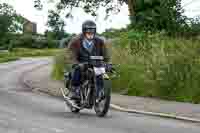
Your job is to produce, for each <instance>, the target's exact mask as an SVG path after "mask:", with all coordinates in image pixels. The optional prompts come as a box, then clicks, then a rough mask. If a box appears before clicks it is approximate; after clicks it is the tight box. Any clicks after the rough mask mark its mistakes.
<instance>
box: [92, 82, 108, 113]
mask: <svg viewBox="0 0 200 133" xmlns="http://www.w3.org/2000/svg"><path fill="white" fill-rule="evenodd" d="M103 82H104V88H103V91H104V97H103V99H102V100H101V101H100V102H97V101H96V100H95V105H94V110H95V112H96V115H97V116H99V117H104V116H105V115H106V114H107V113H108V110H109V108H110V101H111V81H110V80H104V81H103Z"/></svg>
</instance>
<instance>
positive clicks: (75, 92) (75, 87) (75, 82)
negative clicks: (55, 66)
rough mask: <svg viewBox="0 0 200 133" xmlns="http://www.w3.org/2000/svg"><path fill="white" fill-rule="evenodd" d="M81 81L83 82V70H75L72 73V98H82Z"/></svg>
mask: <svg viewBox="0 0 200 133" xmlns="http://www.w3.org/2000/svg"><path fill="white" fill-rule="evenodd" d="M80 80H81V70H80V69H79V68H74V69H73V72H72V91H71V96H70V97H71V98H72V99H79V98H80Z"/></svg>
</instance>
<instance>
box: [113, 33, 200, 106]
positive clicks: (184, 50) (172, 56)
mask: <svg viewBox="0 0 200 133" xmlns="http://www.w3.org/2000/svg"><path fill="white" fill-rule="evenodd" d="M127 34H129V35H131V36H128V35H127V36H125V35H123V36H121V37H120V39H119V40H120V41H119V42H118V44H119V45H118V46H117V47H114V48H113V52H112V54H113V56H112V57H113V62H114V63H116V64H118V63H119V64H121V66H120V68H119V74H120V79H115V80H113V84H114V85H113V87H114V90H115V91H122V90H124V89H126V90H127V94H128V95H137V96H153V97H159V98H163V99H169V100H177V101H187V102H194V103H199V102H200V96H199V95H200V90H199V88H200V82H199V81H200V72H199V69H200V62H199V60H200V58H199V55H200V53H199V52H200V51H199V50H200V45H199V44H200V41H199V40H192V39H191V40H186V39H183V38H169V37H164V36H162V35H160V34H157V35H156V34H154V35H149V34H144V35H141V34H142V33H140V34H135V33H130V32H129V33H127ZM142 38H145V39H142ZM141 39H142V40H141ZM120 44H121V45H120ZM124 44H126V45H124Z"/></svg>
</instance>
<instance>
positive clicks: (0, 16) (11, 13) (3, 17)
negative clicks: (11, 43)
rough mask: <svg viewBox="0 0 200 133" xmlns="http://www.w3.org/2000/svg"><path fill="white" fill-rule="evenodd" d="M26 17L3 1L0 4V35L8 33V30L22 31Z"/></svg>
mask: <svg viewBox="0 0 200 133" xmlns="http://www.w3.org/2000/svg"><path fill="white" fill-rule="evenodd" d="M23 22H24V19H23V18H22V17H21V16H20V15H18V14H17V13H16V11H15V10H14V9H13V7H12V6H10V5H8V4H6V3H2V4H0V29H1V30H0V37H3V36H4V35H6V33H7V32H17V31H22V23H23Z"/></svg>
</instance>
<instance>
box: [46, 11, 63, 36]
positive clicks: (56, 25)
mask: <svg viewBox="0 0 200 133" xmlns="http://www.w3.org/2000/svg"><path fill="white" fill-rule="evenodd" d="M47 25H48V26H49V27H50V28H51V30H52V31H53V32H54V33H55V36H56V39H61V38H63V37H64V35H65V30H64V27H65V22H64V20H63V19H61V17H60V15H59V13H58V12H56V11H54V10H50V11H49V15H48V22H47Z"/></svg>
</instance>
